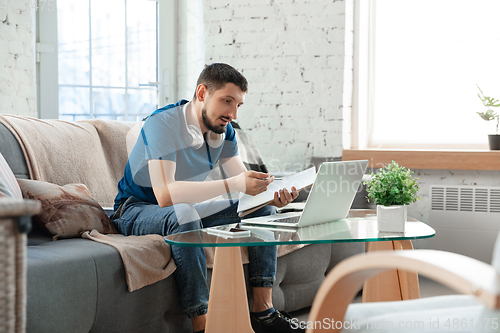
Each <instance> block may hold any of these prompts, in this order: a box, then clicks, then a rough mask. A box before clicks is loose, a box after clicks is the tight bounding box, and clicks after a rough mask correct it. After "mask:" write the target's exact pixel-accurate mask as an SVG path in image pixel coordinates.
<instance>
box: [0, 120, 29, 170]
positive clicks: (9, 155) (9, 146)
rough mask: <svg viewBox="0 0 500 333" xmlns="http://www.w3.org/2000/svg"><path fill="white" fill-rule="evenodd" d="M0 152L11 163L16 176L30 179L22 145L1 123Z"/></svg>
mask: <svg viewBox="0 0 500 333" xmlns="http://www.w3.org/2000/svg"><path fill="white" fill-rule="evenodd" d="M0 142H1V144H0V152H1V153H2V155H3V157H4V158H5V160H6V161H7V163H8V164H9V166H10V168H11V169H12V172H13V173H14V176H16V178H23V179H29V178H30V177H29V171H28V166H27V165H26V161H25V160H24V154H23V151H22V149H21V146H20V145H19V143H18V142H17V140H16V138H15V137H14V135H12V133H11V132H10V131H9V130H8V129H7V128H6V127H5V126H4V125H3V124H1V123H0Z"/></svg>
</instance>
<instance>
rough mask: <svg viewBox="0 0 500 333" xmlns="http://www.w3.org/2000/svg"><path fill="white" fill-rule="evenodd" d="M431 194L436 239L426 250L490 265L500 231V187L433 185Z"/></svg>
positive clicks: (431, 221)
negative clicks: (474, 259) (456, 255)
mask: <svg viewBox="0 0 500 333" xmlns="http://www.w3.org/2000/svg"><path fill="white" fill-rule="evenodd" d="M430 192H431V212H430V216H429V225H430V226H432V227H433V228H434V229H435V230H436V236H434V237H433V238H430V239H429V240H428V241H427V242H425V247H428V248H432V249H436V250H443V251H451V252H455V253H460V254H463V255H466V256H469V257H472V258H476V259H478V260H481V261H484V262H487V263H490V262H491V255H492V252H493V246H494V244H495V240H496V238H497V235H498V232H499V231H500V187H487V186H472V185H471V186H452V185H433V186H431V187H430Z"/></svg>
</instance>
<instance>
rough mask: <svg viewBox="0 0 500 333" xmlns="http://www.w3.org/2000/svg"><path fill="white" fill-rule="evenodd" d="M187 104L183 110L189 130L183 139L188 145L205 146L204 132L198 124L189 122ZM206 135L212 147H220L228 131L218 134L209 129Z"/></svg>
mask: <svg viewBox="0 0 500 333" xmlns="http://www.w3.org/2000/svg"><path fill="white" fill-rule="evenodd" d="M186 105H187V104H184V105H182V112H183V113H184V121H185V122H186V131H187V135H185V136H184V138H183V139H184V142H185V143H186V145H187V146H188V147H190V148H194V149H200V148H201V147H203V143H204V142H205V138H204V137H203V133H202V132H201V129H200V128H199V127H198V126H196V125H189V124H188V123H187V118H186ZM206 137H207V138H206V141H207V144H208V145H209V146H210V147H212V148H219V147H220V146H221V145H222V143H223V142H224V139H225V138H226V133H222V134H217V133H214V132H212V131H210V130H209V131H208V132H207V134H206Z"/></svg>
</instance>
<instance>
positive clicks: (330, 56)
mask: <svg viewBox="0 0 500 333" xmlns="http://www.w3.org/2000/svg"><path fill="white" fill-rule="evenodd" d="M345 6H346V3H345V2H344V1H334V0H328V1H326V0H295V1H292V0H274V1H272V0H254V1H243V0H232V1H229V0H207V1H204V10H205V11H204V21H205V45H206V51H205V52H206V53H205V60H206V63H212V62H226V63H229V64H231V65H232V66H234V67H235V68H237V69H238V70H240V71H241V72H242V73H243V74H244V75H245V76H246V78H247V79H248V81H249V93H248V94H247V97H246V101H245V105H244V106H243V107H242V108H241V110H240V112H239V114H238V121H239V123H240V125H241V126H242V128H244V129H245V130H247V131H248V132H249V134H250V135H251V137H252V138H253V139H254V141H255V143H256V144H257V146H258V147H259V149H260V150H261V152H262V154H263V156H264V159H265V161H266V163H267V164H268V165H269V166H270V169H272V171H299V170H300V169H303V168H305V167H306V166H307V165H309V163H310V160H311V158H312V157H340V156H341V155H342V118H343V98H344V96H343V95H344V54H345V52H344V49H345V12H346V11H345ZM349 47H352V45H349ZM350 71H351V69H349V71H348V73H349V72H350ZM351 84H352V82H351Z"/></svg>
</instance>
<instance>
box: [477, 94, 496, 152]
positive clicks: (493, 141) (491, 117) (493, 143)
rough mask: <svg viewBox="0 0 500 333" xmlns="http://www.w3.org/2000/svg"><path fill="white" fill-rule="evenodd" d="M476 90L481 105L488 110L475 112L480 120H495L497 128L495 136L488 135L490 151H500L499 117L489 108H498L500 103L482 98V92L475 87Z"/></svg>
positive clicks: (488, 98)
mask: <svg viewBox="0 0 500 333" xmlns="http://www.w3.org/2000/svg"><path fill="white" fill-rule="evenodd" d="M477 89H479V93H478V94H477V96H478V97H479V99H481V102H483V105H484V106H486V107H487V108H488V110H486V112H476V113H477V114H478V115H479V116H480V117H481V118H483V119H484V120H486V121H490V120H494V119H496V120H497V126H496V134H488V142H489V144H490V150H500V135H499V134H498V122H499V120H500V115H499V114H498V112H495V111H493V110H492V109H491V108H498V107H499V106H500V101H499V100H498V99H494V98H492V97H488V96H484V93H483V91H482V90H481V88H479V86H477Z"/></svg>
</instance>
